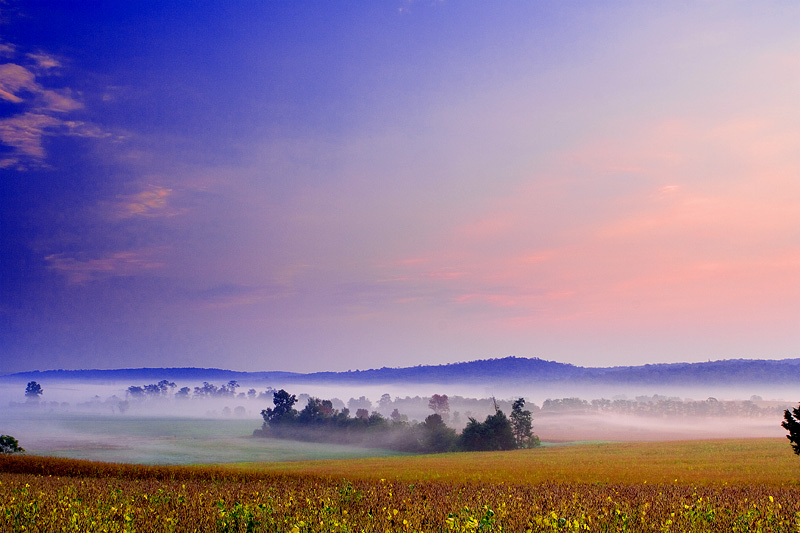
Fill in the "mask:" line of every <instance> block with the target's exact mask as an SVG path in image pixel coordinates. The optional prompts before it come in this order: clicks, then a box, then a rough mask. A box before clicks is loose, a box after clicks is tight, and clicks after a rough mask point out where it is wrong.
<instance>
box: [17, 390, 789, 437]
mask: <svg viewBox="0 0 800 533" xmlns="http://www.w3.org/2000/svg"><path fill="white" fill-rule="evenodd" d="M43 392H44V389H43V388H42V386H41V385H39V383H37V382H35V381H31V382H29V383H28V385H27V387H26V389H25V392H24V394H25V399H26V402H25V403H14V402H11V404H10V406H11V407H16V408H37V409H49V410H52V411H66V410H69V409H70V408H71V407H72V406H71V405H70V404H69V403H67V402H55V401H46V396H47V395H46V394H43ZM275 392H276V390H275V389H273V388H271V387H267V388H266V389H265V390H262V391H257V390H256V389H254V388H249V389H248V390H246V391H245V390H243V387H241V386H240V385H239V383H238V382H237V381H235V380H230V381H228V382H227V383H224V384H222V385H215V384H213V383H209V382H205V381H204V382H203V383H202V385H199V386H195V387H191V388H190V387H187V386H184V387H178V385H177V384H176V383H174V382H172V381H169V380H166V379H162V380H160V381H158V382H155V383H150V384H146V385H131V386H129V387H128V388H127V389H126V390H125V395H124V398H120V397H118V396H116V395H113V396H111V397H109V398H107V399H105V400H103V399H101V398H100V397H99V396H94V397H92V398H90V399H89V400H88V401H86V402H81V403H77V404H75V406H74V407H75V408H76V409H78V410H91V411H98V410H110V411H112V412H115V413H117V412H118V413H120V414H125V413H127V412H128V411H129V410H130V409H131V408H133V407H134V406H136V405H138V404H150V403H159V402H166V401H170V402H174V405H173V409H178V410H180V409H181V407H180V405H182V404H181V403H180V402H182V401H189V400H191V401H195V400H198V401H200V400H222V401H225V403H228V407H226V408H224V409H223V410H222V414H223V415H228V414H235V415H237V416H247V415H248V412H249V413H251V414H252V413H253V411H254V409H253V404H256V408H255V411H256V412H258V411H259V410H260V409H262V408H263V405H264V404H267V405H269V403H271V402H272V400H273V395H274V393H275ZM437 397H438V395H435V394H434V395H433V396H432V397H427V396H405V397H400V396H395V397H394V398H392V397H391V396H390V395H389V394H383V395H381V397H380V398H379V399H378V400H377V401H376V402H373V401H371V400H370V399H369V398H367V397H365V396H359V397H357V398H350V399H349V400H347V401H346V402H345V401H343V400H341V399H339V398H330V399H329V400H326V401H327V402H330V404H331V408H332V409H335V410H337V411H339V412H340V413H341V412H342V411H343V410H344V409H347V410H348V411H349V412H350V413H352V414H353V415H355V414H356V413H358V412H359V411H360V410H364V411H366V412H367V413H368V414H370V415H371V413H373V412H375V413H377V414H379V415H381V416H382V417H383V418H385V419H389V420H392V419H394V418H397V417H399V420H401V421H404V422H410V423H415V422H418V421H419V422H421V421H424V419H425V418H426V417H427V416H428V415H429V414H430V408H431V407H430V402H431V400H434V401H435V400H436V398H437ZM310 398H311V396H309V395H308V394H298V395H297V402H298V405H305V404H307V402H308V401H309V399H310ZM448 405H449V407H448V410H447V411H442V412H438V414H440V416H442V420H443V422H444V423H445V424H447V425H448V426H450V427H452V428H455V429H456V430H461V429H463V428H465V427H466V425H467V424H468V422H469V419H470V418H475V419H482V418H484V417H485V416H488V415H492V414H494V413H495V412H496V410H501V411H503V412H505V413H510V412H512V410H513V400H507V399H500V400H495V399H493V398H468V397H463V396H458V395H453V396H449V397H448ZM245 406H247V407H245ZM786 407H787V406H786V405H784V404H783V403H780V402H764V401H763V400H762V399H761V398H760V397H758V396H752V397H751V398H750V399H749V400H735V401H725V400H717V399H715V398H707V399H706V400H688V399H681V398H678V397H674V396H673V397H668V396H662V395H658V394H656V395H653V396H637V397H635V398H634V399H628V398H624V397H618V398H614V399H605V398H600V399H594V400H584V399H581V398H575V397H572V398H556V399H551V398H548V399H546V400H545V401H544V402H543V403H542V405H541V406H538V405H536V404H534V403H528V404H527V409H528V410H530V411H531V413H532V414H534V415H536V416H550V415H557V414H562V413H567V412H569V413H609V414H621V415H634V416H648V417H686V416H699V417H704V416H709V417H720V416H722V417H724V416H730V417H761V416H767V417H769V416H781V415H782V414H783V411H784V409H785V408H786ZM209 414H212V415H213V414H214V412H210V413H209Z"/></svg>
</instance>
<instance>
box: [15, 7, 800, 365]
mask: <svg viewBox="0 0 800 533" xmlns="http://www.w3.org/2000/svg"><path fill="white" fill-rule="evenodd" d="M0 24H2V26H0V176H2V177H1V178H0V197H1V198H2V214H0V216H1V217H2V218H1V219H0V224H2V226H1V227H0V254H2V255H1V257H2V260H1V261H0V276H1V277H0V283H1V284H2V286H1V287H0V297H1V298H2V299H0V349H2V353H3V357H2V360H1V361H0V372H12V371H21V370H34V369H41V370H44V369H52V368H118V367H142V366H203V367H208V366H213V367H225V368H233V369H242V370H291V371H300V372H309V371H314V370H347V369H351V368H352V369H355V368H372V367H381V366H406V365H416V364H427V363H431V364H438V363H447V362H454V361H464V360H472V359H479V358H489V357H502V356H507V355H516V356H520V357H533V356H536V357H541V358H544V359H551V360H558V361H563V362H571V363H575V364H581V365H589V366H606V365H620V364H644V363H653V362H670V361H703V360H707V359H721V358H736V357H746V358H785V357H797V356H798V345H799V344H800V343H799V342H798V341H800V334H798V333H797V332H798V331H800V305H798V303H797V302H798V301H800V276H798V275H797V272H798V271H799V270H800V233H799V232H798V228H800V179H799V178H800V129H799V128H800V120H799V119H800V106H798V105H797V103H798V96H800V34H798V32H797V28H798V27H800V6H797V5H795V4H793V3H789V2H759V3H755V2H714V1H709V2H702V3H663V4H644V3H641V2H607V3H593V2H555V1H543V2H530V3H528V2H496V3H485V2H469V1H467V2H450V1H433V2H425V1H414V2H405V1H404V2H373V3H371V2H326V3H310V2H192V3H188V4H187V3H184V2H127V3H123V2H101V1H81V2H70V1H67V2H63V1H59V2H37V3H30V2H14V1H11V2H5V3H3V4H0Z"/></svg>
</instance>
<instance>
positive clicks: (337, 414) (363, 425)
mask: <svg viewBox="0 0 800 533" xmlns="http://www.w3.org/2000/svg"><path fill="white" fill-rule="evenodd" d="M296 403H297V397H296V396H295V395H294V394H289V393H288V392H286V391H285V390H283V389H281V390H279V391H275V392H274V394H273V407H270V408H267V409H264V410H263V411H261V416H262V418H263V419H264V423H263V424H262V427H261V429H257V430H255V431H254V432H253V434H254V435H256V436H261V437H276V438H289V439H296V440H308V441H317V442H336V443H341V444H355V445H362V446H371V447H376V448H386V449H393V450H399V451H408V452H421V453H436V452H446V451H455V450H469V451H477V450H511V449H515V448H526V447H531V446H535V445H538V443H539V441H538V438H536V437H535V436H534V435H533V432H532V428H531V420H532V417H531V413H530V411H526V410H523V407H524V405H525V401H524V400H523V399H522V398H520V399H519V400H517V402H515V403H514V410H513V411H512V416H511V419H509V418H507V417H506V416H505V414H504V413H503V412H502V411H501V410H499V409H498V410H497V411H496V412H495V414H494V415H490V416H488V417H487V418H486V420H485V421H484V422H478V421H477V420H476V419H474V418H470V421H469V423H468V424H467V427H466V428H465V429H464V431H463V432H462V433H461V435H459V434H458V433H457V432H456V430H455V429H453V428H451V427H449V426H447V424H446V423H445V419H444V416H446V415H447V413H448V412H449V405H448V398H447V396H446V395H441V396H440V395H434V397H433V398H431V400H430V404H429V407H430V408H431V410H433V411H434V413H433V414H431V415H429V416H427V417H426V418H425V420H424V422H421V423H417V422H409V421H408V417H406V416H404V415H402V414H400V412H399V411H398V410H397V409H394V411H393V412H392V414H391V415H390V416H389V417H388V418H387V417H384V416H383V415H382V414H380V413H379V412H377V411H373V412H371V413H370V412H369V411H368V410H367V409H365V408H358V409H357V410H356V412H355V416H351V411H350V409H348V408H346V407H343V408H341V409H336V408H335V407H334V405H333V402H332V401H331V400H323V399H320V398H315V397H309V398H308V399H307V403H306V405H305V407H303V409H301V410H299V411H298V410H297V409H295V407H294V406H295V404H296ZM443 415H444V416H443Z"/></svg>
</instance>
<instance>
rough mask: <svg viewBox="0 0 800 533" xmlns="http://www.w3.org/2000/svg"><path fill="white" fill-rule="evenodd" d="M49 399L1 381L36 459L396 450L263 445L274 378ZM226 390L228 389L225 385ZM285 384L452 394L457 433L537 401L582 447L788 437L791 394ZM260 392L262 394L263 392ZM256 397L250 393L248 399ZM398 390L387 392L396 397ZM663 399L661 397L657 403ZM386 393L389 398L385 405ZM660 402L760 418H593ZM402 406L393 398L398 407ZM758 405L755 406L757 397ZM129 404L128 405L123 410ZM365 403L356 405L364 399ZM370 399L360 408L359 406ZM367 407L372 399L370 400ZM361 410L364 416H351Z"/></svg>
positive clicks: (342, 394) (416, 412)
mask: <svg viewBox="0 0 800 533" xmlns="http://www.w3.org/2000/svg"><path fill="white" fill-rule="evenodd" d="M40 384H41V385H42V388H43V389H44V393H43V394H42V397H41V399H40V401H39V402H38V403H34V402H26V401H25V395H24V389H25V384H24V383H22V384H21V383H8V382H5V383H2V384H0V405H3V406H4V408H3V409H2V410H0V433H2V434H10V435H13V436H15V437H16V438H17V439H18V440H19V441H20V444H21V445H22V446H24V447H25V448H26V449H27V450H28V452H29V453H33V454H44V455H57V456H64V457H74V458H84V459H94V460H104V461H117V462H139V463H163V464H187V463H208V462H238V461H276V460H298V459H308V458H342V457H358V456H366V455H386V454H394V452H388V451H382V450H375V449H367V448H355V447H352V446H336V445H329V444H324V445H322V444H314V443H297V442H293V441H281V440H279V439H265V438H253V437H252V433H253V430H255V429H258V428H260V427H261V424H262V421H263V420H262V417H261V415H260V412H261V410H262V409H265V408H267V407H271V406H272V402H271V390H274V389H278V388H282V386H281V385H280V384H275V385H272V387H273V389H269V390H268V389H267V385H266V384H265V383H264V382H251V383H247V382H243V383H241V384H239V387H238V388H237V389H236V393H235V394H232V395H231V396H230V397H208V398H198V397H193V395H192V394H190V395H189V397H188V398H186V399H179V398H176V397H175V391H177V390H179V389H180V388H182V387H189V389H191V390H192V391H194V390H195V387H198V388H199V387H202V386H203V383H193V382H192V383H188V382H187V383H176V384H175V387H172V388H171V389H170V391H169V393H167V394H165V395H164V396H163V397H155V398H145V399H138V400H137V399H134V398H132V397H131V395H130V393H128V392H127V389H128V387H130V386H142V385H145V384H144V383H136V384H134V383H111V382H91V383H79V382H75V381H62V382H59V381H50V380H43V381H42V382H41V383H40ZM217 385H223V384H222V383H219V384H217ZM285 388H286V389H287V390H288V391H289V392H290V393H292V394H296V395H297V396H298V402H297V404H296V405H295V407H296V408H297V409H302V407H303V406H304V405H305V403H306V400H307V397H308V396H315V397H320V398H323V399H332V400H333V402H334V407H335V408H338V409H343V408H344V407H345V406H347V405H348V404H349V405H350V406H351V407H352V406H354V405H356V404H358V405H366V406H368V407H369V410H370V411H377V412H379V413H380V414H382V415H383V416H385V417H388V416H389V414H390V412H391V411H392V410H393V409H398V411H399V412H400V413H401V414H403V415H406V416H407V417H408V418H409V420H411V421H422V420H423V419H424V418H425V417H426V416H427V415H429V414H431V411H430V410H429V409H428V407H427V402H428V398H429V397H430V396H431V395H433V394H447V395H448V396H449V397H450V401H451V412H450V413H449V414H448V415H447V418H446V421H447V423H448V425H450V426H451V427H455V428H456V429H457V430H460V429H461V428H463V426H464V424H465V423H466V422H467V420H468V418H469V417H473V418H476V419H478V420H483V418H485V417H486V415H488V414H490V413H492V412H493V405H494V404H493V400H492V397H494V399H495V400H496V401H497V402H498V406H499V407H500V408H501V409H502V410H504V411H505V412H510V405H509V404H510V401H513V400H514V399H516V398H518V397H524V398H526V401H527V404H526V408H528V409H530V410H531V411H532V412H533V429H534V432H535V433H536V434H537V435H539V436H540V438H541V439H542V441H543V442H544V443H545V445H550V444H562V443H569V442H576V441H655V440H681V439H708V438H742V437H746V438H767V437H781V436H783V435H785V431H784V430H783V429H782V428H781V427H780V422H781V413H782V409H785V408H788V407H791V406H793V404H794V402H792V401H791V400H786V399H785V398H787V397H789V396H790V394H791V391H781V390H776V389H774V388H767V387H764V388H761V389H759V388H757V387H743V388H740V389H737V388H735V387H724V388H723V387H711V388H709V389H708V390H706V391H703V390H699V389H695V390H690V389H682V388H678V387H671V388H670V387H657V388H652V389H650V390H647V389H648V388H647V387H644V386H640V387H628V388H622V387H616V388H609V387H586V386H583V387H580V390H578V387H568V386H563V385H562V386H560V387H555V386H554V387H541V386H536V387H535V388H534V387H531V388H530V389H528V390H525V389H524V388H523V387H520V388H517V389H514V390H511V389H512V388H511V387H507V386H506V387H503V386H499V385H498V386H490V385H487V386H475V385H474V384H447V385H440V384H414V385H400V384H392V385H385V384H384V385H367V386H362V385H336V384H319V383H296V382H295V383H291V384H286V385H285ZM254 391H255V394H253V392H254ZM248 393H249V394H248ZM387 395H388V396H387ZM654 395H656V396H654ZM382 397H383V402H382V401H381V398H382ZM560 398H580V399H581V400H586V402H584V403H583V404H581V405H583V406H584V407H581V406H580V405H578V407H577V408H574V407H571V406H570V405H566V406H560V407H559V408H558V409H556V408H554V407H553V406H554V405H555V404H556V403H558V400H557V399H560ZM600 398H606V399H607V400H608V403H609V404H610V403H611V402H614V401H616V402H617V403H618V404H620V403H624V402H628V404H630V405H632V406H647V405H648V402H650V403H649V404H650V405H652V404H653V403H654V402H657V401H658V400H659V399H660V400H667V399H669V400H670V401H673V402H678V403H679V404H680V403H681V402H684V403H685V402H694V403H696V404H697V405H700V406H701V407H702V406H706V405H711V404H713V405H728V404H730V405H734V404H735V405H740V406H741V405H746V406H749V407H751V408H753V409H756V411H757V414H755V415H752V414H751V415H750V416H739V415H735V414H734V415H731V416H702V413H701V415H699V416H677V415H671V416H665V415H659V414H647V415H643V414H625V413H620V412H609V411H591V409H592V407H591V405H592V403H591V401H592V400H598V399H600ZM389 399H391V401H388V400H389ZM751 399H752V400H755V401H751ZM123 402H124V403H123ZM354 402H355V403H354ZM359 402H361V403H359ZM364 402H366V403H364ZM351 411H355V409H351Z"/></svg>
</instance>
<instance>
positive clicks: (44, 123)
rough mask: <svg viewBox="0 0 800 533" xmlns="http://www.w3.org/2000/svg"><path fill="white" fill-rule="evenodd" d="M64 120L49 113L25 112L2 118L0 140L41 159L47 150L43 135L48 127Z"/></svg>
mask: <svg viewBox="0 0 800 533" xmlns="http://www.w3.org/2000/svg"><path fill="white" fill-rule="evenodd" d="M60 125H62V122H61V121H60V120H58V119H56V118H53V117H51V116H48V115H42V114H38V113H25V114H24V115H18V116H15V117H11V118H7V119H5V120H0V141H2V142H3V143H5V144H7V145H9V146H11V147H13V148H15V149H16V150H17V152H18V153H19V154H21V155H24V156H28V157H32V158H36V159H41V158H44V156H45V152H44V147H43V146H42V136H44V134H45V130H46V129H47V128H55V127H58V126H60Z"/></svg>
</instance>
